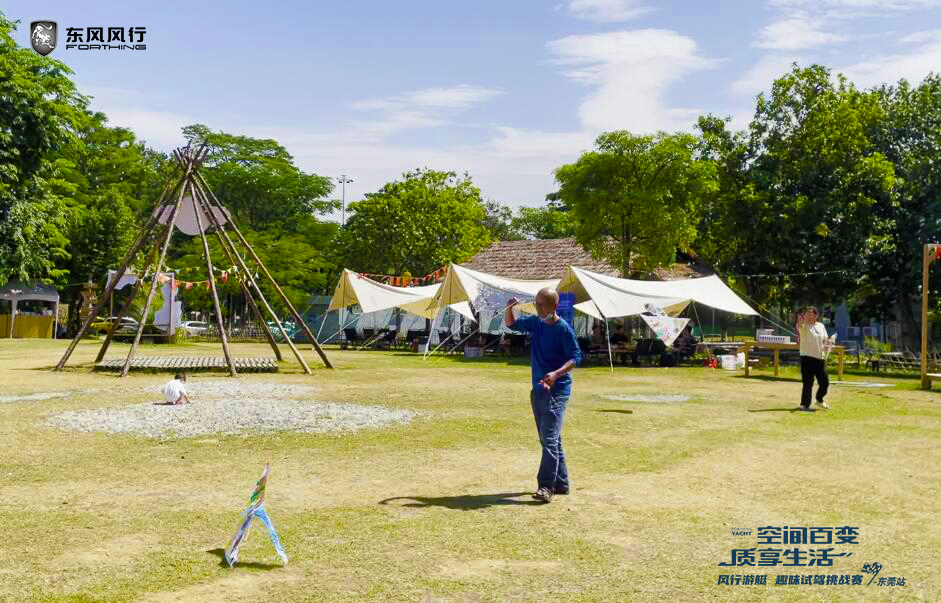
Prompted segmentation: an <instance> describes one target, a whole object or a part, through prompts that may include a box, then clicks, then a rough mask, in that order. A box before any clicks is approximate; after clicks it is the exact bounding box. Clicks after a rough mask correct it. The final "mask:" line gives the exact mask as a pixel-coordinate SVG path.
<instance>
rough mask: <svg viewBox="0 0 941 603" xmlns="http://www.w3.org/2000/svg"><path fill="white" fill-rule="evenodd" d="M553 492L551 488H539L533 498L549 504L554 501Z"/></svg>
mask: <svg viewBox="0 0 941 603" xmlns="http://www.w3.org/2000/svg"><path fill="white" fill-rule="evenodd" d="M552 494H553V493H552V490H550V489H549V488H539V489H538V490H536V492H535V493H533V498H534V499H536V500H541V501H542V502H549V501H550V500H552Z"/></svg>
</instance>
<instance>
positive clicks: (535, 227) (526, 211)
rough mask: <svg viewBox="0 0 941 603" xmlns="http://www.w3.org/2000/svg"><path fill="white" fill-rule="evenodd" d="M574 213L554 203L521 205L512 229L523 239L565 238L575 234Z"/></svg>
mask: <svg viewBox="0 0 941 603" xmlns="http://www.w3.org/2000/svg"><path fill="white" fill-rule="evenodd" d="M575 226H576V224H575V214H574V212H572V211H568V210H566V209H565V208H560V207H558V206H555V205H549V206H546V207H521V208H519V209H518V210H516V216H514V218H513V230H514V231H515V232H516V233H518V235H519V236H520V237H521V238H524V239H566V238H568V237H573V236H575Z"/></svg>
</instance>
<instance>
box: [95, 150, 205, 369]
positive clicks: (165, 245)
mask: <svg viewBox="0 0 941 603" xmlns="http://www.w3.org/2000/svg"><path fill="white" fill-rule="evenodd" d="M194 162H195V158H191V159H190V163H188V164H186V166H185V167H184V169H183V179H184V181H185V180H186V179H188V178H189V175H190V172H191V171H192V169H193V163H194ZM185 192H186V186H185V185H184V186H182V187H180V196H179V198H177V200H176V203H175V204H174V205H173V210H171V212H170V219H169V220H167V233H166V235H164V241H163V246H162V247H161V249H160V259H158V260H157V269H156V271H154V280H153V282H151V284H150V292H149V293H148V294H147V301H146V302H144V311H143V312H141V322H140V326H139V327H138V328H137V334H136V335H135V336H134V343H132V344H131V349H130V351H128V353H127V359H126V360H125V361H124V367H123V368H122V369H121V376H122V377H127V373H128V371H130V370H131V360H133V358H134V352H136V351H137V346H138V345H139V344H140V336H141V334H142V333H143V332H144V325H145V324H146V323H147V315H148V314H149V313H150V304H151V303H152V302H153V300H154V293H155V292H156V291H157V279H158V278H159V277H160V267H161V266H163V260H164V258H166V255H167V249H168V248H169V247H170V239H171V238H172V237H173V227H174V226H175V225H176V216H177V214H178V213H179V209H180V205H181V204H182V203H183V194H184V193H185ZM161 213H163V210H162V208H161V209H160V210H159V211H158V212H157V215H158V216H159V215H160V214H161ZM118 279H120V277H119V276H115V280H114V283H112V285H114V284H115V283H117V282H118ZM112 290H113V286H112Z"/></svg>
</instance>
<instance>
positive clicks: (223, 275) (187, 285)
mask: <svg viewBox="0 0 941 603" xmlns="http://www.w3.org/2000/svg"><path fill="white" fill-rule="evenodd" d="M214 272H217V273H218V274H217V275H216V277H215V278H216V282H217V283H223V284H226V283H228V282H229V279H230V278H232V275H233V273H235V272H238V266H232V267H230V268H227V269H225V270H223V271H221V272H219V270H218V269H217V270H215V271H214ZM168 280H170V277H169V276H167V275H166V274H161V275H160V276H158V277H157V282H158V283H160V284H161V285H162V284H164V283H165V282H167V281H168ZM172 286H173V288H174V289H179V288H180V287H182V288H183V289H185V290H186V291H189V290H191V289H192V288H193V287H203V288H205V289H209V279H206V280H201V281H184V280H180V279H173V285H172Z"/></svg>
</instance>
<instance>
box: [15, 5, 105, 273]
mask: <svg viewBox="0 0 941 603" xmlns="http://www.w3.org/2000/svg"><path fill="white" fill-rule="evenodd" d="M15 30H16V24H15V23H14V22H12V21H10V20H9V19H7V18H6V17H4V16H3V14H2V13H0V282H6V281H7V280H8V279H10V278H20V279H31V278H38V279H51V278H55V277H57V276H61V275H62V274H63V273H62V269H61V268H58V267H57V266H56V261H58V260H61V259H62V258H65V257H67V256H68V252H67V250H66V244H67V242H68V240H67V238H66V236H65V234H64V233H63V231H64V230H65V228H66V217H65V212H64V209H63V205H64V197H65V196H67V195H69V194H70V193H71V192H73V191H74V185H72V183H70V182H69V181H68V180H66V179H65V177H64V176H65V172H66V171H67V170H68V169H69V168H70V167H71V165H70V163H69V161H68V160H67V159H66V158H65V157H64V155H63V153H64V152H65V151H67V150H68V148H69V147H74V146H77V145H80V144H81V143H80V142H79V140H78V137H77V135H76V133H77V131H78V130H79V129H80V128H81V124H82V122H83V120H84V119H85V107H86V104H87V100H86V99H85V97H83V96H81V95H80V94H79V93H78V92H77V91H76V89H75V85H74V84H73V83H72V80H71V79H69V75H70V74H71V73H72V71H71V70H70V69H69V68H68V67H66V66H65V65H64V64H63V63H61V62H59V61H56V60H54V59H50V58H48V57H42V56H40V55H38V54H37V53H35V52H33V51H32V50H31V49H28V48H20V47H18V46H17V45H16V42H15V41H14V40H13V36H12V33H13V32H14V31H15Z"/></svg>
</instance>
